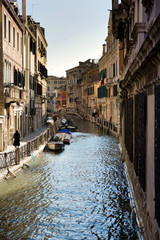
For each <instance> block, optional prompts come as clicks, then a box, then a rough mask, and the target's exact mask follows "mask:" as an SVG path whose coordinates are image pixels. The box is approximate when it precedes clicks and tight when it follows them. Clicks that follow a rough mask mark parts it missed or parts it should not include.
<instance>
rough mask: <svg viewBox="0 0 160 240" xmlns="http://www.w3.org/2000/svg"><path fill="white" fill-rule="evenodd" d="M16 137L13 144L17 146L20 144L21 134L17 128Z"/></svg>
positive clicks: (14, 136)
mask: <svg viewBox="0 0 160 240" xmlns="http://www.w3.org/2000/svg"><path fill="white" fill-rule="evenodd" d="M13 138H14V142H13V146H15V148H16V147H17V146H18V147H19V146H20V134H19V132H18V130H16V132H15V133H14V135H13Z"/></svg>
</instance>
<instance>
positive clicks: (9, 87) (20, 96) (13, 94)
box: [4, 83, 26, 103]
mask: <svg viewBox="0 0 160 240" xmlns="http://www.w3.org/2000/svg"><path fill="white" fill-rule="evenodd" d="M4 92H5V98H6V101H5V102H6V103H10V102H12V101H18V102H23V101H24V100H25V99H26V91H25V90H24V89H22V88H19V87H18V86H15V85H14V84H12V83H9V84H5V85H4Z"/></svg>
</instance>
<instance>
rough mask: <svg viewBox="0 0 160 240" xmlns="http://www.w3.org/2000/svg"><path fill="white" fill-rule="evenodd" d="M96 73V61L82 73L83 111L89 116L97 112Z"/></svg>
mask: <svg viewBox="0 0 160 240" xmlns="http://www.w3.org/2000/svg"><path fill="white" fill-rule="evenodd" d="M98 75H99V68H98V63H95V64H94V65H93V66H92V67H90V68H89V69H88V71H87V72H86V74H85V75H84V109H85V113H86V114H89V115H91V116H92V115H93V114H94V113H97V96H98V94H97V93H98V87H99V80H98Z"/></svg>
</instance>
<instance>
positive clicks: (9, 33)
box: [8, 20, 11, 43]
mask: <svg viewBox="0 0 160 240" xmlns="http://www.w3.org/2000/svg"><path fill="white" fill-rule="evenodd" d="M8 41H9V43H11V21H10V20H8Z"/></svg>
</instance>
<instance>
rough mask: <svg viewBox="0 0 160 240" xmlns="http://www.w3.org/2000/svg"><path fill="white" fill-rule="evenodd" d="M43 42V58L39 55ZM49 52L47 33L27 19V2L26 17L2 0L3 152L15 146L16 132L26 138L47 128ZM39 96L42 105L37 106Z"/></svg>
mask: <svg viewBox="0 0 160 240" xmlns="http://www.w3.org/2000/svg"><path fill="white" fill-rule="evenodd" d="M39 39H41V42H42V44H43V54H42V53H39V51H40V50H39V51H38V46H39V45H38V43H39ZM41 46H42V45H41ZM46 51H47V42H46V39H45V33H44V29H43V28H41V27H40V25H39V23H36V22H34V21H33V20H31V18H30V17H27V14H26V0H23V1H22V16H20V15H19V9H18V4H17V1H16V0H14V1H8V0H1V1H0V84H1V85H0V86H1V87H0V91H1V94H0V151H3V150H5V149H6V148H7V146H8V145H10V144H12V142H13V134H14V132H15V131H16V130H19V132H20V134H21V137H24V136H25V135H27V134H29V133H30V132H32V131H34V130H36V129H37V128H39V127H40V126H41V125H43V124H44V119H45V118H46V113H47V101H46V87H47V84H46V83H47V69H46V62H47V61H46V57H47V56H46ZM38 54H39V55H40V56H39V55H38ZM37 84H40V86H38V87H37ZM37 95H38V100H37V102H38V101H39V102H40V103H39V102H38V103H39V105H38V104H37V105H36V96H37ZM39 98H40V99H41V101H40V100H39ZM36 107H37V109H38V111H36ZM39 109H40V110H39ZM36 112H37V113H36ZM36 114H37V115H38V117H36ZM39 119H40V120H39Z"/></svg>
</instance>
